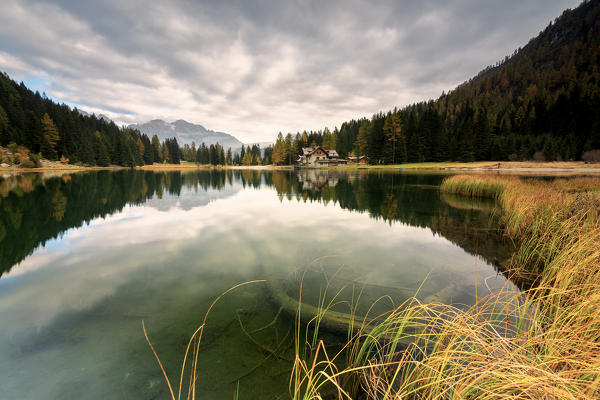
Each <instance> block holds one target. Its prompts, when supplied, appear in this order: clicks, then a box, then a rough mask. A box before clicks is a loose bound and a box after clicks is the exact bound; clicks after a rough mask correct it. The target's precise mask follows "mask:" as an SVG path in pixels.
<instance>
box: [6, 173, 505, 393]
mask: <svg viewBox="0 0 600 400" xmlns="http://www.w3.org/2000/svg"><path fill="white" fill-rule="evenodd" d="M442 178H443V177H442V176H437V175H418V174H416V175H407V174H401V173H366V172H365V173H351V174H343V173H331V172H329V173H327V172H323V171H301V172H300V173H299V174H296V173H293V172H256V171H242V172H240V171H227V172H224V171H201V172H196V171H194V172H185V173H182V172H169V173H153V172H141V171H121V172H113V173H110V172H99V173H90V174H77V175H72V176H64V177H55V178H49V179H42V178H41V177H40V176H39V175H25V176H19V177H10V178H4V179H2V180H0V196H1V197H0V199H1V200H0V273H1V274H2V275H1V277H0V321H1V322H0V376H1V377H2V379H1V380H0V398H1V399H17V398H19V399H40V398H45V399H69V398H73V399H75V398H77V399H105V398H144V399H146V398H147V399H153V398H166V397H167V396H168V389H167V386H166V385H165V383H164V380H163V378H162V373H161V371H160V369H159V368H158V366H157V364H156V362H155V360H154V358H153V355H152V353H151V351H150V349H149V347H148V345H147V343H146V341H145V339H144V335H143V332H142V328H141V321H142V320H144V321H145V324H146V327H147V330H148V333H149V335H150V338H151V339H152V342H153V344H154V346H155V347H156V349H157V351H158V353H159V355H160V356H161V359H162V361H163V363H164V364H165V367H166V369H167V372H168V373H169V375H170V376H171V377H172V379H173V381H176V382H178V377H179V376H178V372H179V368H180V363H181V360H182V357H183V354H184V351H185V346H186V345H187V341H188V338H189V336H190V335H191V334H192V333H193V332H194V330H195V329H196V328H197V327H198V326H199V325H200V323H201V321H202V318H203V316H204V313H205V311H206V309H207V308H208V306H209V304H210V303H211V302H212V300H214V299H215V298H216V296H218V295H219V294H220V293H222V292H223V291H225V290H227V289H228V288H229V287H231V286H233V285H235V284H238V283H240V282H244V281H248V280H253V279H278V280H282V282H284V286H285V287H286V288H287V289H288V292H289V294H290V295H291V296H294V295H296V292H297V288H298V286H299V276H301V275H302V273H303V272H304V268H305V266H306V265H307V264H309V263H311V262H312V261H313V260H315V259H316V258H318V257H323V256H329V257H327V258H324V259H320V260H319V261H318V262H315V263H314V264H313V265H312V266H311V268H310V270H309V273H308V274H307V275H306V280H305V285H304V294H303V296H304V297H303V298H304V299H305V300H306V301H309V302H313V303H314V302H316V301H317V298H318V295H319V293H320V291H321V290H322V288H323V287H324V282H325V281H326V280H327V279H331V278H332V277H333V276H335V279H333V280H332V281H331V282H332V286H331V288H332V289H333V290H338V289H340V288H344V287H345V288H346V289H345V290H344V291H343V292H342V295H341V297H340V299H343V300H349V299H350V297H351V296H352V290H353V289H354V292H355V293H356V288H359V289H363V291H364V293H363V296H362V300H361V301H362V304H364V307H365V308H366V307H367V306H368V305H369V304H370V303H371V302H372V301H374V300H375V299H377V298H379V297H380V296H382V295H389V296H390V297H391V299H393V300H394V302H396V303H399V302H401V301H402V300H404V299H406V298H407V297H409V296H411V295H413V294H414V293H415V291H416V289H417V287H419V286H420V285H421V284H422V283H423V281H425V283H424V284H423V285H422V288H421V290H420V292H419V294H418V297H419V298H420V299H421V300H424V301H433V300H435V301H444V302H452V303H463V304H471V303H473V302H474V295H475V288H476V285H477V291H478V293H479V294H480V295H482V294H484V293H489V290H490V289H491V290H495V289H498V288H500V287H501V286H502V285H505V284H506V280H505V278H504V277H503V275H501V274H499V273H498V272H497V268H496V267H495V266H494V265H499V264H501V263H502V260H504V259H506V258H507V257H508V256H509V255H510V248H508V247H507V245H506V244H505V243H503V242H502V240H501V237H500V235H499V234H498V232H497V231H496V230H495V229H494V225H493V222H492V219H491V218H490V213H489V211H490V210H491V209H492V207H493V205H490V204H489V203H473V202H469V201H465V200H464V199H460V198H455V197H449V196H440V194H439V187H438V185H439V183H440V182H441V180H442ZM508 284H509V285H510V283H508ZM388 306H389V304H387V305H386V304H382V307H383V308H385V307H388ZM342 309H343V308H342ZM278 310H279V306H278V305H277V304H274V302H273V301H272V300H271V296H270V294H269V291H268V289H267V286H266V285H264V284H255V285H251V286H246V287H244V288H241V289H238V290H237V291H235V292H233V293H231V294H229V295H228V296H226V297H225V298H224V299H223V300H222V301H221V302H220V303H218V305H217V306H216V307H215V309H214V310H213V311H212V313H211V315H210V317H209V319H208V325H207V329H206V331H205V336H204V340H203V344H202V346H201V347H200V371H199V375H198V389H199V398H209V399H221V398H223V399H231V398H232V397H233V394H234V392H235V390H236V387H237V385H238V382H239V389H240V398H288V397H289V396H288V394H287V393H288V377H289V372H290V367H291V362H290V361H289V358H291V357H293V348H292V347H293V346H292V345H293V341H292V336H293V332H292V330H293V320H292V318H291V317H290V316H288V315H285V314H284V313H282V314H279V315H278ZM276 316H277V318H276V319H274V318H275V317H276ZM273 320H274V321H275V323H274V324H272V325H269V327H268V328H266V329H262V330H259V329H260V328H261V327H264V326H265V325H268V324H269V323H270V322H271V321H273ZM242 326H243V328H244V329H245V330H246V332H248V333H249V332H252V333H250V334H251V336H252V339H250V338H249V337H248V336H247V335H246V333H244V331H243V329H242ZM323 334H324V335H329V337H328V338H329V340H330V341H334V342H335V340H336V336H335V334H334V333H323ZM255 342H258V343H260V344H261V345H260V346H259V345H257V344H256V343H255ZM265 348H269V349H273V350H275V349H276V350H277V351H276V353H277V355H278V356H274V355H273V354H271V353H269V352H268V351H266V350H265Z"/></svg>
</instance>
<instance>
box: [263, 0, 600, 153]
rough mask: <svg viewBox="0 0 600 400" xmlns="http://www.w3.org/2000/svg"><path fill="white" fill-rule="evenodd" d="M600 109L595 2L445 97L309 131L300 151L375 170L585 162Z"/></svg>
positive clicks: (281, 149)
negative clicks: (352, 160) (317, 150)
mask: <svg viewBox="0 0 600 400" xmlns="http://www.w3.org/2000/svg"><path fill="white" fill-rule="evenodd" d="M599 110H600V0H592V1H584V2H583V3H581V5H580V6H579V7H577V8H576V9H574V10H566V11H564V12H563V14H562V15H561V16H560V17H558V18H556V20H555V21H554V22H552V23H550V24H549V25H548V27H547V28H545V29H544V30H543V31H542V32H540V34H539V35H538V36H537V37H536V38H534V39H532V40H530V41H529V43H528V44H527V45H526V46H525V47H523V48H522V49H519V50H517V51H515V53H514V54H513V55H512V56H511V57H506V58H505V59H504V60H503V61H502V62H499V63H497V64H496V65H494V66H490V67H487V68H486V69H484V70H483V71H481V72H480V73H479V74H478V75H477V76H475V77H474V78H472V79H471V80H469V81H467V82H465V83H463V84H461V85H459V86H458V87H457V88H456V89H454V90H452V91H451V92H449V93H447V94H443V95H442V96H440V97H439V98H438V99H436V100H432V101H429V102H423V103H417V104H413V105H409V106H407V107H404V108H402V109H400V110H397V109H395V110H394V111H389V112H387V113H378V114H375V115H373V116H372V118H371V119H366V118H362V119H358V120H351V121H348V122H345V123H343V124H342V125H341V127H340V128H339V130H338V129H337V128H336V129H335V130H334V131H333V132H329V131H328V130H326V129H325V130H324V131H318V132H307V135H303V136H300V135H298V136H297V138H296V142H297V143H295V144H294V146H292V148H300V147H302V145H304V144H310V143H312V142H315V143H317V144H323V145H325V146H326V147H329V146H331V147H335V149H336V150H337V152H338V153H339V154H340V155H341V156H343V157H344V156H346V155H347V154H348V153H350V152H354V153H355V154H366V155H368V156H369V162H370V163H373V164H379V163H392V162H396V163H398V162H424V161H446V160H460V161H475V160H531V159H534V160H546V161H552V160H580V159H582V158H585V157H587V156H586V154H587V155H589V154H590V151H591V150H593V149H600V111H599ZM303 139H304V140H303ZM279 142H280V143H279V144H277V143H276V146H275V150H274V152H275V153H281V154H278V157H277V158H278V159H283V160H285V159H289V158H288V157H285V156H284V155H285V154H284V153H285V152H287V151H293V150H290V149H288V147H289V146H286V145H285V143H283V141H282V140H279ZM291 158H294V157H291ZM599 161H600V160H599Z"/></svg>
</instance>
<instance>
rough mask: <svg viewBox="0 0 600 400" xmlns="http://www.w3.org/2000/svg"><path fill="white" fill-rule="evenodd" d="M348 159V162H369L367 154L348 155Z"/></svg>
mask: <svg viewBox="0 0 600 400" xmlns="http://www.w3.org/2000/svg"><path fill="white" fill-rule="evenodd" d="M346 161H347V162H348V164H368V163H369V158H368V157H367V156H360V157H347V158H346Z"/></svg>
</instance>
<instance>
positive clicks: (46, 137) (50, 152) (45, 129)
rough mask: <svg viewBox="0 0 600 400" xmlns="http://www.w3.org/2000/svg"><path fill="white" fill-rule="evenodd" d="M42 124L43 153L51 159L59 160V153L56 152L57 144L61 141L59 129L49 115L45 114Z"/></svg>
mask: <svg viewBox="0 0 600 400" xmlns="http://www.w3.org/2000/svg"><path fill="white" fill-rule="evenodd" d="M41 122H42V145H41V151H42V154H43V155H44V156H45V157H46V158H48V159H50V160H56V159H58V153H57V152H56V150H55V147H56V142H57V141H58V139H59V135H58V129H57V128H56V125H55V124H54V121H53V120H52V118H50V116H49V115H48V113H44V116H43V117H42V119H41Z"/></svg>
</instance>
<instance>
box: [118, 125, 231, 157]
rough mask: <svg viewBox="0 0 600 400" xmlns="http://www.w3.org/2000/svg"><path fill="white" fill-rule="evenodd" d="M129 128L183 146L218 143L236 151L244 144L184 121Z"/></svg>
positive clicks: (226, 135) (220, 133) (131, 126)
mask: <svg viewBox="0 0 600 400" xmlns="http://www.w3.org/2000/svg"><path fill="white" fill-rule="evenodd" d="M129 128H130V129H137V130H139V131H140V132H141V133H145V134H146V135H148V136H149V137H152V136H153V135H157V136H158V138H159V139H160V140H161V141H163V140H165V139H168V138H175V139H177V142H179V144H181V145H183V144H189V145H191V144H192V142H195V143H196V145H199V144H200V143H205V144H206V145H207V146H209V145H211V144H216V143H217V142H218V143H219V144H220V145H221V146H223V147H224V148H225V149H227V148H229V147H231V149H232V150H236V149H240V148H241V147H242V142H240V141H239V140H238V139H237V138H235V137H234V136H232V135H229V134H227V133H224V132H215V131H212V130H210V129H206V128H205V127H203V126H202V125H198V124H192V123H189V122H187V121H184V120H182V119H178V120H177V121H175V122H171V123H168V122H165V121H163V120H161V119H154V120H152V121H148V122H146V123H144V124H134V125H130V126H129Z"/></svg>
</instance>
